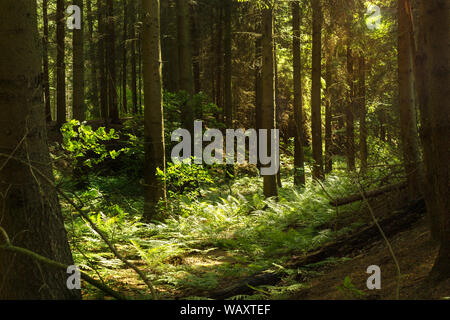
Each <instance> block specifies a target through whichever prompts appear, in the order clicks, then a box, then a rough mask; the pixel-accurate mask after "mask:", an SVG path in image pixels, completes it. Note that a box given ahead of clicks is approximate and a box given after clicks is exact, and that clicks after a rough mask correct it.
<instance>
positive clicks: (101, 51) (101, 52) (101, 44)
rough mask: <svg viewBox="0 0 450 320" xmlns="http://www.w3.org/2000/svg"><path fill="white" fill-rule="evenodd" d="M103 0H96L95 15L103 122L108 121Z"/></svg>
mask: <svg viewBox="0 0 450 320" xmlns="http://www.w3.org/2000/svg"><path fill="white" fill-rule="evenodd" d="M104 10H105V0H97V16H98V33H99V35H98V38H99V39H98V47H97V49H98V51H97V60H98V69H99V83H100V112H101V116H102V119H103V121H104V122H105V123H107V122H108V119H109V115H108V83H107V75H106V65H105V62H106V51H105V38H106V25H105V15H104Z"/></svg>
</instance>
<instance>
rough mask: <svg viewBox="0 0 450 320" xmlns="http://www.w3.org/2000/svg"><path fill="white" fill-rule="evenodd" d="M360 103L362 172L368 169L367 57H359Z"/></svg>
mask: <svg viewBox="0 0 450 320" xmlns="http://www.w3.org/2000/svg"><path fill="white" fill-rule="evenodd" d="M358 68H359V80H358V105H359V152H360V158H361V172H366V170H367V158H368V151H367V123H366V117H367V108H366V58H365V57H364V56H363V55H362V56H360V57H359V66H358Z"/></svg>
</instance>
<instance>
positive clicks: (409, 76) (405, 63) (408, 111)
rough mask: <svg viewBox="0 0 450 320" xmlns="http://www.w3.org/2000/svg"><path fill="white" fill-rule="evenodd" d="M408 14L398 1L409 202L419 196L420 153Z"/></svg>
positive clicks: (401, 111)
mask: <svg viewBox="0 0 450 320" xmlns="http://www.w3.org/2000/svg"><path fill="white" fill-rule="evenodd" d="M410 41H411V37H410V35H409V30H408V14H407V11H406V8H405V5H404V1H403V0H398V82H399V84H398V87H399V115H400V132H401V141H402V147H403V162H404V166H405V172H406V176H407V180H408V195H409V198H410V200H414V199H416V198H417V197H419V196H420V176H421V172H420V171H421V168H420V153H419V152H420V151H419V136H418V130H417V118H416V109H415V99H414V73H413V60H412V59H413V57H412V52H411V48H412V44H411V43H410Z"/></svg>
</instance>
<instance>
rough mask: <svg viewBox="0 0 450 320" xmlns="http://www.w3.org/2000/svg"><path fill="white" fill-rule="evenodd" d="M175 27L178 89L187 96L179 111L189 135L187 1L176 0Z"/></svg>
mask: <svg viewBox="0 0 450 320" xmlns="http://www.w3.org/2000/svg"><path fill="white" fill-rule="evenodd" d="M176 4H177V26H178V55H179V67H180V89H181V90H183V91H185V92H186V93H187V95H188V97H187V101H186V103H185V104H184V106H183V108H182V110H181V117H182V122H183V126H184V128H185V129H187V130H189V132H191V134H193V132H194V118H195V114H194V107H193V101H192V95H193V94H194V74H193V70H192V52H191V47H190V45H191V41H190V34H189V33H190V30H191V29H190V27H189V4H188V1H187V0H176Z"/></svg>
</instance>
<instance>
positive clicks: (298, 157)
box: [291, 1, 306, 186]
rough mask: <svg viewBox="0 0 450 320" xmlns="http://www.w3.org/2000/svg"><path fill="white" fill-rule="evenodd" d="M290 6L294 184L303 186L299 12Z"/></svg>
mask: <svg viewBox="0 0 450 320" xmlns="http://www.w3.org/2000/svg"><path fill="white" fill-rule="evenodd" d="M291 5H292V30H293V40H292V53H293V63H294V66H293V67H294V122H295V137H294V148H295V150H294V184H295V185H296V186H299V185H304V184H305V181H306V179H305V156H304V153H303V145H304V142H303V131H304V129H303V97H302V60H301V59H302V58H301V31H300V26H301V12H300V5H299V1H293V2H292V3H291Z"/></svg>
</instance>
